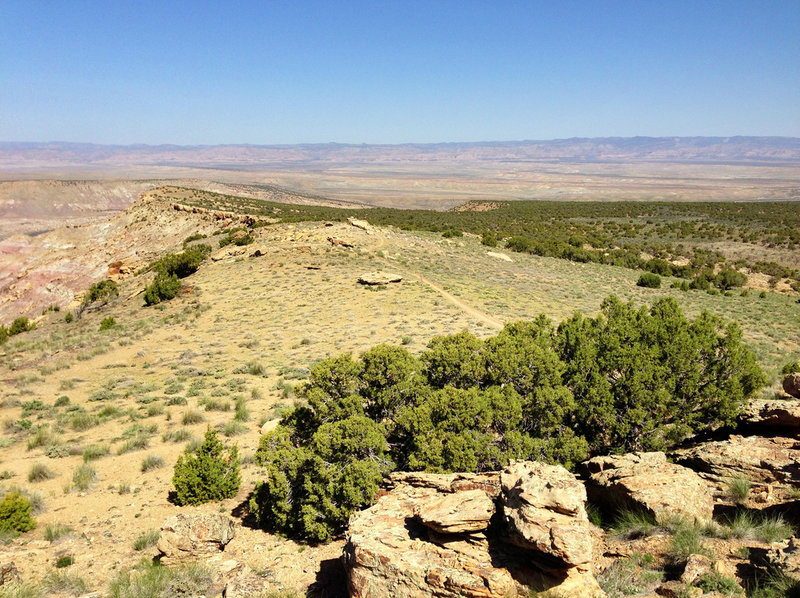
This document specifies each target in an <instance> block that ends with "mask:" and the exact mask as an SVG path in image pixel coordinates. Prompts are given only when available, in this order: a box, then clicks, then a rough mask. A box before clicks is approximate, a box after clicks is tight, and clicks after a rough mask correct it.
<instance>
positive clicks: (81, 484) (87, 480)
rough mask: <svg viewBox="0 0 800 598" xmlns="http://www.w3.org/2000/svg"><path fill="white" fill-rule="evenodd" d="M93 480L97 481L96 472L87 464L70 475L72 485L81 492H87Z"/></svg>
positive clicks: (80, 466)
mask: <svg viewBox="0 0 800 598" xmlns="http://www.w3.org/2000/svg"><path fill="white" fill-rule="evenodd" d="M95 480H97V472H96V471H95V470H94V467H92V466H91V465H89V464H88V463H84V464H83V465H79V466H78V468H77V469H76V470H75V471H74V472H73V474H72V485H73V486H74V487H75V488H77V489H78V490H81V491H83V492H85V491H87V490H89V488H90V487H91V485H92V482H94V481H95Z"/></svg>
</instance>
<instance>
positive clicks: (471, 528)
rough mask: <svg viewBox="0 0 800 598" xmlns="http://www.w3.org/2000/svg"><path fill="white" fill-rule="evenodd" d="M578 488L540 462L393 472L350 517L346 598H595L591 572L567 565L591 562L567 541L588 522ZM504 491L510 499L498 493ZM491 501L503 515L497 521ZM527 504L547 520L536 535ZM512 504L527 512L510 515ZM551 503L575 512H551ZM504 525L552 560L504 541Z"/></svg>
mask: <svg viewBox="0 0 800 598" xmlns="http://www.w3.org/2000/svg"><path fill="white" fill-rule="evenodd" d="M555 470H560V471H555ZM547 476H551V477H552V479H549V480H548V478H547ZM570 478H571V479H570ZM501 479H505V482H503V483H502V484H501ZM575 484H577V486H575ZM578 486H580V484H579V482H577V480H575V478H574V477H572V476H571V475H570V474H569V473H568V472H566V470H563V469H561V468H554V467H552V466H548V465H542V464H539V463H515V464H513V465H512V466H510V467H509V468H508V469H507V470H505V471H504V472H503V473H502V474H500V475H498V474H497V473H492V474H449V475H435V474H424V473H422V474H413V473H412V474H408V473H396V474H393V475H392V476H391V478H390V490H388V491H386V492H383V493H382V495H380V496H379V498H378V500H377V502H376V504H375V505H373V506H372V507H370V508H369V509H366V510H364V511H361V512H359V513H356V514H354V515H353V516H352V517H351V519H350V524H349V529H348V533H347V544H346V546H345V549H344V555H343V561H344V564H345V568H346V569H347V572H348V587H349V590H350V595H351V596H352V597H354V598H377V597H383V596H404V597H408V598H422V597H430V596H436V597H440V598H449V597H452V598H455V597H462V596H467V597H473V598H500V597H503V596H507V595H516V593H517V592H519V591H524V590H525V588H527V587H535V588H536V589H537V590H547V589H550V588H554V589H557V590H558V592H559V595H560V596H564V597H576V598H577V597H578V596H602V595H603V594H602V591H601V590H600V587H599V585H598V584H597V582H596V580H595V579H594V577H593V576H592V575H591V574H590V573H588V572H586V571H584V570H582V569H580V568H578V567H573V566H569V564H568V563H573V562H580V563H586V562H588V560H591V544H589V546H588V548H587V547H586V545H585V542H586V540H584V543H583V544H582V543H581V542H580V541H579V540H578V538H577V537H573V534H574V532H575V530H577V529H579V528H580V527H581V526H589V525H590V524H589V523H588V520H586V514H585V512H582V509H583V504H582V502H581V498H580V490H582V488H581V489H580V490H578V488H577V487H578ZM506 487H507V488H508V489H509V492H510V493H511V494H512V496H505V494H504V493H505V489H506ZM539 490H545V491H549V494H548V496H547V498H545V499H544V501H542V500H541V499H537V498H536V497H534V496H530V495H531V493H536V492H538V491H539ZM573 492H577V494H575V495H573ZM498 503H500V504H502V505H503V515H504V516H503V517H497V516H495V508H496V505H497V504H498ZM531 504H537V505H542V506H540V507H539V508H541V509H542V514H543V516H547V517H549V521H550V523H549V524H548V523H546V522H543V523H540V524H539V526H540V527H538V528H536V530H535V533H534V525H535V524H534V522H533V521H531V520H530V518H529V517H530V516H531V515H532V514H533V513H532V511H531ZM544 504H546V505H550V506H551V507H553V510H549V509H547V508H546V507H545V506H543V505H544ZM515 505H520V507H521V508H522V509H523V510H525V514H517V513H515V512H514V510H515V509H516V508H517V507H516V506H515ZM556 505H560V507H564V508H567V509H569V508H571V509H572V511H573V513H574V515H570V514H569V513H567V512H560V513H559V512H557V509H558V508H560V507H557V506H556ZM581 514H582V517H581ZM570 517H572V518H574V519H576V523H572V522H571V521H570V520H569V518H570ZM507 520H508V521H514V522H515V523H514V525H516V526H517V528H521V529H522V530H523V531H521V532H520V530H519V529H517V531H516V532H515V533H518V534H519V535H520V536H521V537H528V538H530V540H529V541H528V542H527V544H526V543H525V542H522V543H523V544H525V545H526V546H530V545H532V544H536V545H537V546H541V547H542V548H546V549H547V550H549V551H550V553H551V554H550V555H549V556H545V555H546V554H547V553H545V552H544V551H543V550H539V549H537V550H527V549H522V548H519V547H517V546H514V545H512V544H510V543H509V542H507V538H508V537H509V535H510V532H509V530H508V529H507V528H506V527H505V521H507ZM556 521H557V522H558V523H557V524H556V523H555V522H556ZM515 529H516V528H515ZM544 536H547V538H548V539H547V541H545V540H544ZM588 536H589V534H587V538H588ZM589 542H590V540H589ZM570 547H573V548H570ZM554 554H558V555H560V556H559V558H558V559H556V558H554V556H553V555H554Z"/></svg>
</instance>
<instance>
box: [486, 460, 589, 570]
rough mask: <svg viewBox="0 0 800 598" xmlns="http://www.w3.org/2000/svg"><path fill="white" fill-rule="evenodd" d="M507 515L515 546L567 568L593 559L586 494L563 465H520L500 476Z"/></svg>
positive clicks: (510, 468)
mask: <svg viewBox="0 0 800 598" xmlns="http://www.w3.org/2000/svg"><path fill="white" fill-rule="evenodd" d="M500 484H501V494H500V497H501V502H502V504H503V516H504V518H505V520H506V523H507V524H508V528H509V531H510V532H511V536H510V538H511V541H512V542H513V543H514V544H516V545H517V546H520V547H522V548H528V549H531V550H535V551H538V552H541V553H543V554H545V555H547V556H548V557H553V558H554V559H557V560H559V561H561V562H563V563H564V565H565V566H567V567H573V566H576V565H586V564H588V563H590V562H591V560H592V532H591V527H592V525H591V523H589V519H588V517H587V516H586V509H585V506H584V505H585V503H586V489H585V488H584V487H583V484H581V483H580V482H579V481H578V480H577V479H576V478H575V476H573V475H572V474H571V473H569V472H568V471H567V470H566V469H564V468H563V467H561V466H558V465H548V464H546V463H536V462H526V461H517V462H514V463H512V464H511V465H509V466H508V467H506V468H505V470H503V473H502V474H500Z"/></svg>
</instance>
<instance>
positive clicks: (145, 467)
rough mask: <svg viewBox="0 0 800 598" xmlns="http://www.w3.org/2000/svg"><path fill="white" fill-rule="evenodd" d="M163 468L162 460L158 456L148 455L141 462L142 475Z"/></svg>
mask: <svg viewBox="0 0 800 598" xmlns="http://www.w3.org/2000/svg"><path fill="white" fill-rule="evenodd" d="M162 467H164V459H163V458H162V457H159V456H158V455H148V456H147V457H145V458H144V460H143V461H142V473H147V472H148V471H152V470H154V469H160V468H162Z"/></svg>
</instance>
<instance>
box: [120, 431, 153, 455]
mask: <svg viewBox="0 0 800 598" xmlns="http://www.w3.org/2000/svg"><path fill="white" fill-rule="evenodd" d="M148 446H150V440H149V439H148V437H147V436H144V435H142V436H135V437H133V438H129V439H128V440H126V441H125V442H123V443H122V445H121V446H120V447H119V448H118V449H117V454H118V455H124V454H125V453H130V452H132V451H141V450H143V449H146V448H147V447H148Z"/></svg>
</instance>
